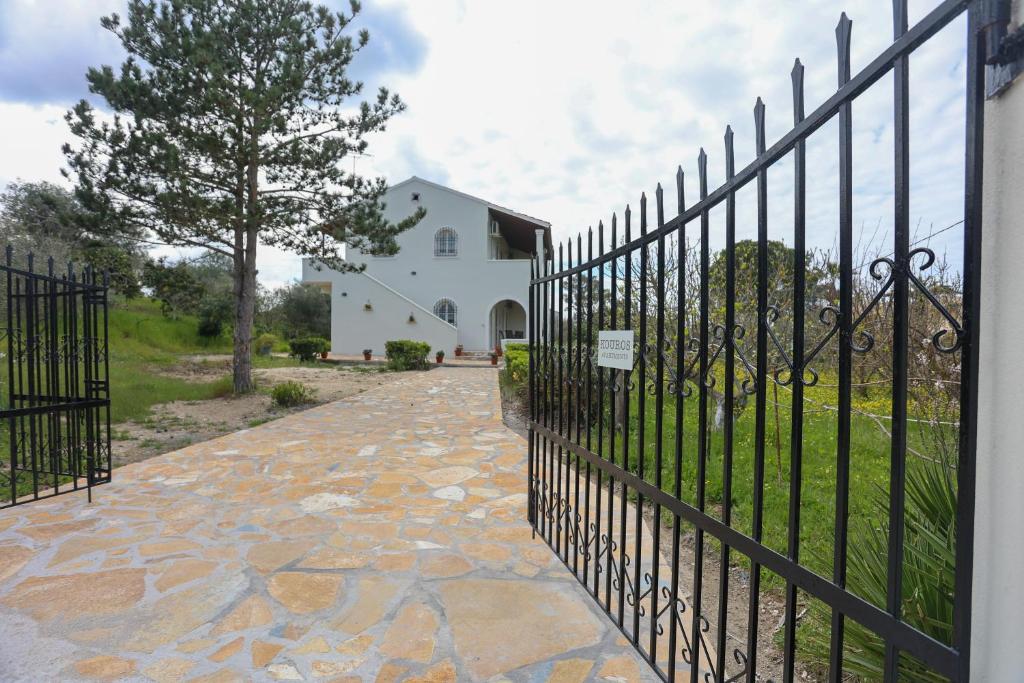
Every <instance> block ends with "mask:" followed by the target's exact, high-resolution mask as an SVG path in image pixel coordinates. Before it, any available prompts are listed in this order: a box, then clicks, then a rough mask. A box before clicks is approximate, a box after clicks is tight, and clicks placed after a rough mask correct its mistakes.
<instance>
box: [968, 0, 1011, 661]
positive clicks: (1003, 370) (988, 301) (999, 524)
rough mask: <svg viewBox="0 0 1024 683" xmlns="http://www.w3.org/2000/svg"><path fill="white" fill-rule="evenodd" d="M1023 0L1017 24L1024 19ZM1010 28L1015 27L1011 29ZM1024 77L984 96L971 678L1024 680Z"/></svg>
mask: <svg viewBox="0 0 1024 683" xmlns="http://www.w3.org/2000/svg"><path fill="white" fill-rule="evenodd" d="M1022 4H1024V3H1022V2H1021V0H1017V1H1016V2H1015V3H1014V5H1015V7H1014V15H1015V21H1014V25H1019V24H1020V22H1021V20H1022V19H1024V16H1022V15H1024V8H1022ZM1011 30H1012V29H1011ZM1021 159H1024V79H1020V78H1018V80H1017V82H1016V83H1015V84H1014V85H1012V86H1010V87H1009V88H1008V89H1007V90H1005V91H1004V92H1003V94H1002V95H1001V96H999V97H997V98H995V99H992V100H989V101H988V102H986V103H985V129H984V184H983V190H982V206H983V209H982V211H983V224H984V232H985V234H984V240H983V242H982V246H981V252H982V257H981V258H982V263H983V268H982V269H981V273H980V276H979V280H980V288H981V292H980V294H981V302H980V303H981V306H980V310H979V312H978V313H979V315H978V318H979V333H980V339H979V357H980V359H979V367H978V382H979V385H978V403H977V406H978V415H977V430H978V440H977V444H978V447H977V487H976V489H975V490H976V498H975V501H976V502H975V524H974V528H975V532H974V537H975V543H974V581H973V586H974V588H973V598H972V605H973V606H972V615H971V616H972V619H971V622H972V623H971V631H972V636H971V680H972V681H1011V680H1020V675H1021V673H1020V672H1021V669H1020V659H1019V656H1017V655H1018V654H1019V650H1020V637H1021V635H1020V633H1021V632H1020V610H1021V606H1022V605H1024V581H1021V569H1022V568H1024V543H1022V542H1021V530H1020V524H1021V520H1024V453H1022V451H1021V444H1024V420H1021V413H1020V411H1021V406H1022V405H1024V362H1022V360H1021V354H1020V341H1021V339H1024V313H1022V312H1024V307H1022V305H1021V301H1022V300H1021V292H1022V291H1024V268H1022V267H1021V265H1022V263H1021V262H1022V259H1024V193H1021V191H1020V189H1021V187H1024V165H1022V164H1021Z"/></svg>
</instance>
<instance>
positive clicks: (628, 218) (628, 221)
mask: <svg viewBox="0 0 1024 683" xmlns="http://www.w3.org/2000/svg"><path fill="white" fill-rule="evenodd" d="M622 217H623V220H625V225H623V226H622V227H623V230H622V233H623V234H622V240H623V244H627V243H628V242H629V240H630V228H631V227H632V218H633V211H632V209H630V208H629V204H626V211H625V213H624V214H623V216H622Z"/></svg>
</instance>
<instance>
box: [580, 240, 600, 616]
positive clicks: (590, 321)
mask: <svg viewBox="0 0 1024 683" xmlns="http://www.w3.org/2000/svg"><path fill="white" fill-rule="evenodd" d="M593 259H594V229H593V228H587V271H586V272H587V276H586V277H587V312H586V316H587V350H586V354H587V406H586V411H587V417H586V420H585V424H586V427H587V431H586V443H587V450H588V451H589V450H590V446H591V432H593V431H594V430H593V425H592V422H591V421H592V417H593V414H594V413H593V398H594V394H593V391H594V366H593V362H592V361H593V359H592V356H591V348H592V346H593V340H592V339H593V334H594V278H593V275H592V274H593V272H594V271H593V268H592V267H591V262H592V261H593ZM600 471H601V470H600V468H599V469H598V473H600ZM586 487H587V488H586V495H585V496H584V503H583V506H584V512H583V515H584V517H583V533H584V540H583V549H584V556H583V557H584V562H583V586H584V587H585V588H587V590H589V589H590V586H589V583H590V582H589V579H590V558H591V556H592V552H591V550H590V543H591V541H594V547H595V548H596V547H597V546H598V541H595V540H594V539H593V537H592V536H591V535H590V460H589V459H588V460H587V480H586ZM600 491H601V486H600V484H598V494H597V495H598V501H600V495H601V493H600ZM596 514H597V515H598V516H600V514H601V506H600V504H598V506H597V513H596ZM595 574H596V571H595ZM594 596H595V597H596V596H597V588H596V587H595V588H594Z"/></svg>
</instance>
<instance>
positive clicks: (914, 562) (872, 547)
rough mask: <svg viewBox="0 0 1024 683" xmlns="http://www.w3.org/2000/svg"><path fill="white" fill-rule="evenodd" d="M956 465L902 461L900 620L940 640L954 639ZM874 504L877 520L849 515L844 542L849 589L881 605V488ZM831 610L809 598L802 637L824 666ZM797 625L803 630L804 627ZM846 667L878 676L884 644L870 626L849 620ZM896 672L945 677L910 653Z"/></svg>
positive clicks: (884, 497) (905, 676) (885, 549)
mask: <svg viewBox="0 0 1024 683" xmlns="http://www.w3.org/2000/svg"><path fill="white" fill-rule="evenodd" d="M955 477H956V470H955V469H953V468H952V467H950V466H949V464H948V463H947V462H945V461H944V459H942V458H939V459H935V460H924V461H922V460H911V461H909V462H908V463H907V478H906V488H905V491H906V509H905V522H904V546H903V553H904V558H903V596H902V597H903V600H902V602H903V604H902V614H903V620H904V621H906V622H907V623H908V624H909V625H911V626H913V627H914V628H916V629H919V630H920V631H923V632H924V633H926V634H927V635H929V636H931V637H932V638H935V639H936V640H938V641H939V642H942V643H950V642H952V638H953V594H954V581H955V575H956V484H955V482H954V479H955ZM875 506H876V510H877V514H878V518H880V519H881V520H884V521H881V522H877V521H875V522H872V521H871V520H861V521H859V522H857V521H854V523H853V524H852V525H851V527H850V542H849V545H848V553H849V554H848V561H847V566H848V571H849V583H848V586H849V589H850V590H851V591H853V592H854V593H856V594H857V595H860V596H862V597H863V598H864V599H865V600H868V601H869V602H872V603H874V604H875V605H877V606H878V607H881V608H883V609H884V608H885V604H886V593H887V587H888V582H887V568H888V558H889V545H888V544H889V528H888V515H889V497H888V492H887V490H881V489H880V490H879V491H878V494H877V496H876V499H875ZM831 617H832V614H831V611H830V610H829V609H828V608H826V607H825V605H824V603H822V602H821V601H818V600H815V601H813V602H811V605H810V611H809V612H808V621H807V622H806V624H805V627H806V631H807V633H806V636H801V638H804V640H805V642H806V644H807V646H808V650H809V651H810V653H811V655H812V657H813V658H814V659H816V660H818V661H819V662H820V663H821V664H822V665H823V666H824V665H826V664H827V662H828V657H829V643H830V638H829V634H830V632H831ZM802 630H803V629H802ZM846 643H847V645H846V647H847V649H848V651H851V652H856V653H857V655H856V656H855V657H849V656H848V657H847V658H846V661H845V662H844V670H845V671H848V672H850V673H852V674H855V675H857V676H860V677H861V678H862V679H863V680H872V681H874V680H882V678H883V677H884V676H883V674H884V670H885V643H884V642H883V641H882V639H881V638H879V637H878V636H877V635H875V634H874V633H873V632H872V631H869V630H868V629H866V628H864V627H863V626H861V625H860V624H857V623H856V622H854V621H852V620H850V619H847V627H846ZM899 669H900V671H899V678H900V679H901V680H908V681H945V680H946V678H945V677H942V676H939V675H938V674H936V673H934V672H932V671H930V670H928V669H927V668H926V667H924V666H923V665H922V664H920V663H919V662H918V661H917V660H916V659H913V658H911V657H901V658H900V662H899Z"/></svg>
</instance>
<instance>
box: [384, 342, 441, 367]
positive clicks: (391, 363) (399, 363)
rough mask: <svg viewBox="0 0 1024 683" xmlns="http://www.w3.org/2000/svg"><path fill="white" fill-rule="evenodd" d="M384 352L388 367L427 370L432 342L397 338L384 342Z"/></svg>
mask: <svg viewBox="0 0 1024 683" xmlns="http://www.w3.org/2000/svg"><path fill="white" fill-rule="evenodd" d="M384 353H385V355H386V356H387V359H388V367H389V368H391V369H392V370H426V369H427V368H429V367H430V365H429V364H428V363H427V354H429V353H430V344H428V343H427V342H421V341H413V340H412V339H395V340H392V341H388V342H384Z"/></svg>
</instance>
